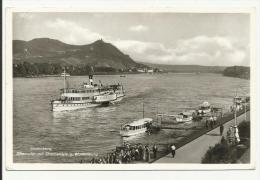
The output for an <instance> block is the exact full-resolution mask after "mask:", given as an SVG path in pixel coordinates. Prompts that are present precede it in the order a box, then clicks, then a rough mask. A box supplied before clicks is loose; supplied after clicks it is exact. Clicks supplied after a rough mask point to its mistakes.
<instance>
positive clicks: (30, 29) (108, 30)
mask: <svg viewBox="0 0 260 180" xmlns="http://www.w3.org/2000/svg"><path fill="white" fill-rule="evenodd" d="M249 24H250V16H249V14H243V13H239V14H238V13H229V14H223V13H171V12H168V13H111V12H109V13H98V12H95V13H88V12H78V13H75V12H59V13H50V12H48V13H46V12H19V13H14V16H13V39H16V40H25V41H29V40H32V39H34V38H43V37H47V38H52V39H57V40H60V41H62V42H65V43H68V44H75V45H83V44H90V43H92V42H94V41H96V40H99V39H101V38H102V39H103V40H104V41H105V42H109V43H112V44H113V45H115V46H116V47H117V48H119V49H120V50H121V51H122V52H123V53H125V54H128V55H129V56H130V57H132V58H133V60H135V61H138V62H148V63H155V64H172V65H175V64H181V65H191V64H192V65H194V64H195V65H210V66H233V65H243V66H249V64H250V63H249V59H250V54H249V50H250V36H249V35H250V32H249V31H250V26H249Z"/></svg>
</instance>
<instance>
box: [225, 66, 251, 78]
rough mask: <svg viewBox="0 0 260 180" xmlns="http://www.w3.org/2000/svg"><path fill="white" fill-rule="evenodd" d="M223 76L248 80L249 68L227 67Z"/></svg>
mask: <svg viewBox="0 0 260 180" xmlns="http://www.w3.org/2000/svg"><path fill="white" fill-rule="evenodd" d="M223 75H224V76H230V77H237V78H242V79H250V67H246V66H232V67H227V68H226V69H225V70H224V71H223Z"/></svg>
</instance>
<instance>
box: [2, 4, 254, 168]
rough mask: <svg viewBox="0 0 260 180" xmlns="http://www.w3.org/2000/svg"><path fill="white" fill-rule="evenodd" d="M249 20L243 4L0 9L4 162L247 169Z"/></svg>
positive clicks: (250, 157) (250, 153)
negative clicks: (2, 24) (0, 13)
mask: <svg viewBox="0 0 260 180" xmlns="http://www.w3.org/2000/svg"><path fill="white" fill-rule="evenodd" d="M255 23H256V22H255V11H254V9H253V8H221V9H213V8H211V9H199V8H196V9H195V8H185V9H181V8H177V9H174V8H150V9H149V8H144V9H143V10H142V9H134V8H119V7H115V9H102V8H97V9H88V8H86V9H73V8H72V9H57V8H56V9H55V8H34V9H32V8H31V9H30V8H24V9H23V8H7V9H6V47H5V49H6V51H5V53H6V58H5V59H4V65H5V66H4V68H5V72H4V74H5V76H4V78H5V79H4V82H6V83H5V90H4V92H5V109H4V110H5V111H4V114H5V116H4V121H5V145H6V149H5V158H6V168H7V169H8V170H204V169H207V170H214V169H253V168H255V153H256V151H255V132H256V126H255V123H256V116H255V111H256V106H255V104H256V102H255V101H256V98H255V96H256V90H255V84H254V83H253V82H254V81H255V78H256V69H255V68H256V66H255V63H256V55H255V51H256V49H255V46H256V45H255V29H256V27H255Z"/></svg>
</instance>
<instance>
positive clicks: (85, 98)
mask: <svg viewBox="0 0 260 180" xmlns="http://www.w3.org/2000/svg"><path fill="white" fill-rule="evenodd" d="M88 99H89V97H68V98H67V100H69V101H80V100H88Z"/></svg>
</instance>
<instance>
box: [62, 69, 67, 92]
mask: <svg viewBox="0 0 260 180" xmlns="http://www.w3.org/2000/svg"><path fill="white" fill-rule="evenodd" d="M65 69H66V68H65V67H64V70H63V76H64V77H63V89H64V92H65V89H66V70H65Z"/></svg>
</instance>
